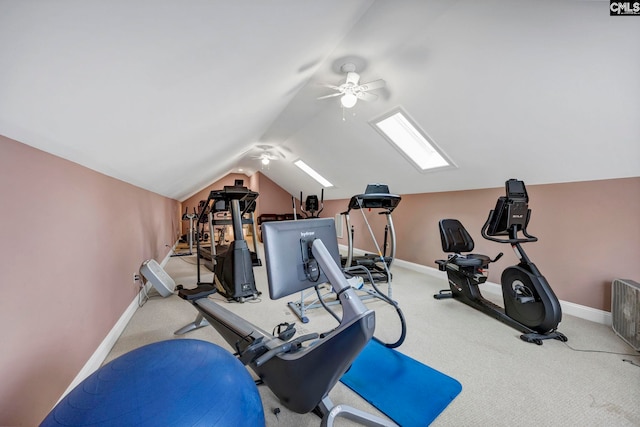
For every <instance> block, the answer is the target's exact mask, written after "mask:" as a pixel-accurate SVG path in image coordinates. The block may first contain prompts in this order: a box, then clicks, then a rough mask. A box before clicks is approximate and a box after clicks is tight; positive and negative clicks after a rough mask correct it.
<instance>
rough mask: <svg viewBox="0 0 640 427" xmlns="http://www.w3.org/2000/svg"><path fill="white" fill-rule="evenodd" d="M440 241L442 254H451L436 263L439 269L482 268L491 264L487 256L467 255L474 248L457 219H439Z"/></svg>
mask: <svg viewBox="0 0 640 427" xmlns="http://www.w3.org/2000/svg"><path fill="white" fill-rule="evenodd" d="M439 227H440V241H441V243H442V250H443V251H444V252H448V253H453V254H454V255H451V256H450V257H449V259H447V260H439V261H436V262H437V263H438V265H440V266H441V267H444V266H446V264H456V265H459V266H460V267H484V266H486V265H488V264H489V263H490V262H491V258H489V257H488V256H487V255H482V254H472V253H469V252H471V251H472V250H473V248H474V242H473V238H471V235H470V234H469V232H468V231H467V229H466V228H464V226H463V225H462V223H461V222H460V221H458V220H457V219H441V220H440V222H439Z"/></svg>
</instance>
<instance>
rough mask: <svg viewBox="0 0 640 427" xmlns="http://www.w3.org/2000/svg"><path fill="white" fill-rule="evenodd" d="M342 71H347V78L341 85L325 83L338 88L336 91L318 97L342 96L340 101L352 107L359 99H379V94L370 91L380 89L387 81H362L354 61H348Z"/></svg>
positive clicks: (346, 106) (347, 106) (327, 85)
mask: <svg viewBox="0 0 640 427" xmlns="http://www.w3.org/2000/svg"><path fill="white" fill-rule="evenodd" d="M340 70H342V72H344V73H347V79H346V81H345V82H344V83H342V84H341V85H340V86H334V85H329V84H325V85H324V86H326V87H328V88H331V89H333V90H336V91H337V92H336V93H332V94H330V95H324V96H321V97H319V98H318V99H326V98H333V97H334V96H341V98H340V103H341V104H342V106H343V107H344V108H352V107H353V106H354V105H356V103H357V102H358V99H362V100H363V101H375V100H376V99H378V95H376V94H373V93H369V91H371V90H374V89H379V88H381V87H384V86H385V84H386V83H385V81H384V80H382V79H378V80H374V81H372V82H368V83H362V84H361V83H360V75H359V74H358V73H356V66H355V65H354V64H352V63H350V62H349V63H346V64H344V65H342V67H340Z"/></svg>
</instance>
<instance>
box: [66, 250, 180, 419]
mask: <svg viewBox="0 0 640 427" xmlns="http://www.w3.org/2000/svg"><path fill="white" fill-rule="evenodd" d="M176 245H177V242H176V243H175V244H174V245H173V248H172V250H171V251H169V253H167V255H166V256H165V257H164V259H163V260H162V262H161V263H160V266H161V267H163V268H164V266H165V265H167V262H168V261H169V258H170V257H171V254H172V253H173V249H175V247H176ZM149 288H151V283H149V282H147V283H146V284H145V290H146V291H147V292H149ZM137 309H138V295H136V296H135V297H134V298H133V301H131V304H129V306H128V307H127V309H126V310H125V311H124V313H122V316H120V318H119V319H118V321H117V322H116V324H115V325H114V326H113V328H111V330H110V331H109V333H108V334H107V336H106V337H105V339H104V340H102V342H101V343H100V345H99V346H98V348H97V349H96V351H95V352H94V353H93V354H92V355H91V357H90V358H89V360H88V361H87V363H85V365H84V366H83V367H82V369H81V370H80V372H79V373H78V375H76V377H75V378H74V379H73V381H71V384H70V385H69V387H67V389H66V390H65V391H64V393H63V394H62V396H60V399H58V402H60V400H62V399H63V398H64V397H65V396H66V395H67V394H69V392H70V391H71V390H73V389H74V388H76V386H77V385H78V384H80V383H81V382H82V381H84V380H85V379H86V378H87V377H88V376H89V375H91V374H92V373H94V372H95V371H96V370H97V369H98V368H100V366H102V363H103V362H104V360H105V359H106V358H107V356H108V355H109V353H110V352H111V349H112V348H113V346H114V345H115V344H116V341H118V338H120V335H121V334H122V332H123V331H124V329H125V328H126V327H127V325H128V324H129V321H130V320H131V318H132V317H133V315H134V314H135V312H136V310H137ZM58 402H56V405H57V404H58ZM54 406H55V405H54Z"/></svg>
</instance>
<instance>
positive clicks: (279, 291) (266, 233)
mask: <svg viewBox="0 0 640 427" xmlns="http://www.w3.org/2000/svg"><path fill="white" fill-rule="evenodd" d="M262 227H263V229H262V238H263V240H264V254H265V260H266V268H267V281H268V283H269V296H270V298H271V299H278V298H281V297H285V296H287V295H291V294H293V293H296V292H300V291H303V290H305V289H308V288H310V287H313V286H316V285H319V284H321V283H325V282H327V278H326V276H325V275H324V273H323V272H322V271H321V269H320V267H319V266H318V264H317V263H316V262H315V260H314V259H313V255H312V254H311V244H312V243H313V241H314V240H315V239H320V240H321V241H322V243H323V244H324V245H325V247H326V248H327V250H328V251H329V254H330V255H331V257H332V258H333V260H334V261H335V263H336V265H338V266H340V252H339V251H338V238H337V237H336V226H335V223H334V221H333V218H314V219H306V220H304V221H273V222H265V223H263V224H262Z"/></svg>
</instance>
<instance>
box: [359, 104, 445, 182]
mask: <svg viewBox="0 0 640 427" xmlns="http://www.w3.org/2000/svg"><path fill="white" fill-rule="evenodd" d="M371 125H372V126H373V127H374V128H375V129H376V130H377V131H378V132H380V133H381V134H382V136H384V137H385V139H387V141H389V142H390V143H391V144H392V145H393V146H394V147H395V148H397V149H398V150H399V151H400V153H402V154H403V155H404V156H405V157H406V158H407V160H409V161H410V162H411V163H412V164H413V165H414V166H415V167H416V168H418V170H419V171H421V172H425V171H428V170H433V169H440V168H446V167H451V166H454V165H453V162H451V161H450V160H449V159H447V158H446V157H445V154H444V153H443V152H442V151H441V150H440V149H439V148H438V147H437V146H436V144H435V142H433V141H432V140H431V139H430V138H429V137H428V136H427V135H426V134H425V133H424V132H422V131H421V130H419V129H418V127H417V126H416V125H415V124H414V123H413V122H412V121H411V120H410V119H409V118H408V116H407V114H406V113H404V112H403V111H402V110H400V109H396V110H394V111H392V112H391V113H390V114H387V115H385V116H383V117H382V118H380V119H376V120H373V121H372V122H371Z"/></svg>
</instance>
